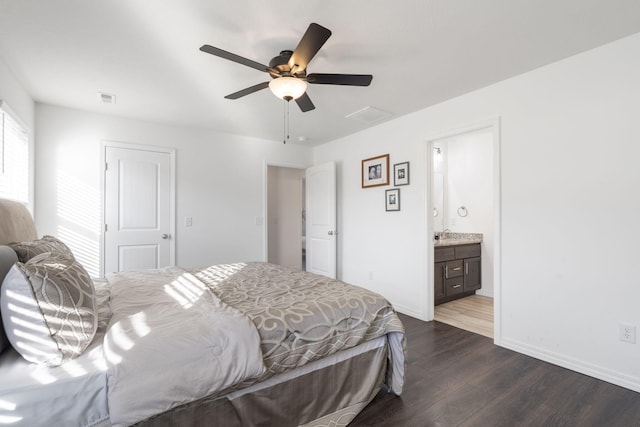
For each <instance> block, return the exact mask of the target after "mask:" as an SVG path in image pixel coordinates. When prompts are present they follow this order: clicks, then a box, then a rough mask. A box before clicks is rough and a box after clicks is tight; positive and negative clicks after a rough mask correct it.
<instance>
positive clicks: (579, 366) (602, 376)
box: [496, 337, 640, 393]
mask: <svg viewBox="0 0 640 427" xmlns="http://www.w3.org/2000/svg"><path fill="white" fill-rule="evenodd" d="M496 344H497V343H496ZM499 345H500V346H501V347H504V348H508V349H509V350H513V351H517V352H518V353H522V354H525V355H527V356H531V357H534V358H536V359H540V360H543V361H545V362H549V363H551V364H554V365H557V366H561V367H563V368H567V369H570V370H572V371H575V372H579V373H581V374H584V375H588V376H590V377H593V378H597V379H599V380H602V381H606V382H608V383H611V384H615V385H618V386H620V387H624V388H627V389H629V390H633V391H635V392H638V393H640V378H638V377H633V376H630V375H626V374H623V373H622V372H617V371H614V370H611V369H608V368H604V367H602V366H597V365H593V364H591V363H587V362H585V361H583V360H579V359H575V358H573V357H567V356H565V355H563V354H558V353H553V352H550V351H547V350H544V349H541V348H538V347H535V346H532V345H529V344H526V343H522V342H520V341H516V340H512V339H509V338H504V337H502V339H501V340H500V344H499Z"/></svg>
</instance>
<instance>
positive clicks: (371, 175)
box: [362, 154, 389, 188]
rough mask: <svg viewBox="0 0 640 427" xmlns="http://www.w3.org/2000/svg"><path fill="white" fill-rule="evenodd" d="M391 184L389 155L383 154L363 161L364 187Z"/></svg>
mask: <svg viewBox="0 0 640 427" xmlns="http://www.w3.org/2000/svg"><path fill="white" fill-rule="evenodd" d="M379 185H389V155H388V154H383V155H381V156H377V157H371V158H369V159H364V160H363V161H362V188H368V187H377V186H379Z"/></svg>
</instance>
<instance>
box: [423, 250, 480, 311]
mask: <svg viewBox="0 0 640 427" xmlns="http://www.w3.org/2000/svg"><path fill="white" fill-rule="evenodd" d="M434 262H435V269H434V273H435V280H434V303H435V305H438V304H442V303H444V302H448V301H452V300H454V299H458V298H462V297H466V296H469V295H473V294H475V293H476V290H477V289H480V288H481V287H482V279H481V257H480V243H472V244H452V245H450V246H445V245H439V246H438V247H435V248H434Z"/></svg>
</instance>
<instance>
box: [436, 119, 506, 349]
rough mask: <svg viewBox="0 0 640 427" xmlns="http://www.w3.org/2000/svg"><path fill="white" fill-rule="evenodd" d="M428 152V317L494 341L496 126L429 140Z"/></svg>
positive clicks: (495, 309)
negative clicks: (431, 314) (431, 247)
mask: <svg viewBox="0 0 640 427" xmlns="http://www.w3.org/2000/svg"><path fill="white" fill-rule="evenodd" d="M428 148H429V150H430V151H429V156H428V157H429V162H430V168H429V169H430V171H431V172H430V174H429V185H428V191H429V197H428V200H429V201H430V205H431V206H430V209H431V213H432V215H429V218H430V221H429V222H430V224H429V226H428V227H427V229H428V232H429V236H428V241H429V242H430V243H431V242H433V244H432V245H431V246H433V252H432V253H433V257H432V258H431V259H432V260H433V261H434V262H432V263H431V265H430V268H429V271H430V276H431V279H430V283H433V288H431V287H429V288H430V289H432V290H433V292H432V293H431V294H430V295H431V303H432V304H433V307H434V308H433V310H434V311H433V318H434V320H437V321H440V322H443V323H447V324H450V325H453V326H456V327H459V328H461V329H465V330H469V331H471V332H475V333H479V334H481V335H485V336H488V337H491V338H494V340H496V338H497V337H498V336H499V327H498V328H496V325H499V322H498V319H499V305H498V304H497V302H498V301H499V300H496V296H499V292H498V290H499V269H498V268H497V266H498V265H499V259H498V257H496V254H499V251H498V248H497V247H498V245H499V238H498V236H499V196H500V194H499V185H498V183H499V139H498V121H495V122H489V123H485V124H482V125H478V126H473V127H469V128H465V129H461V130H458V131H455V132H450V133H448V134H445V135H441V136H439V137H437V138H432V139H430V140H429V143H428ZM436 239H438V240H436ZM430 252H431V251H430ZM474 275H475V276H474ZM476 277H477V279H476ZM476 280H477V281H479V282H474V281H476ZM468 285H469V286H468ZM496 332H497V334H496Z"/></svg>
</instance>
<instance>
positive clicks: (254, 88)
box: [225, 82, 269, 99]
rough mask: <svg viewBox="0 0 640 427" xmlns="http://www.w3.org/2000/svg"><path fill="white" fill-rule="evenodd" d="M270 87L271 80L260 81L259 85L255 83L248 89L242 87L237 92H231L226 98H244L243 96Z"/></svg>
mask: <svg viewBox="0 0 640 427" xmlns="http://www.w3.org/2000/svg"><path fill="white" fill-rule="evenodd" d="M268 87H269V82H264V83H258V84H257V85H253V86H251V87H248V88H246V89H242V90H239V91H237V92H234V93H231V94H229V95H227V96H225V98H226V99H238V98H242V97H243V96H246V95H250V94H252V93H254V92H257V91H259V90H262V89H266V88H268Z"/></svg>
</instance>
